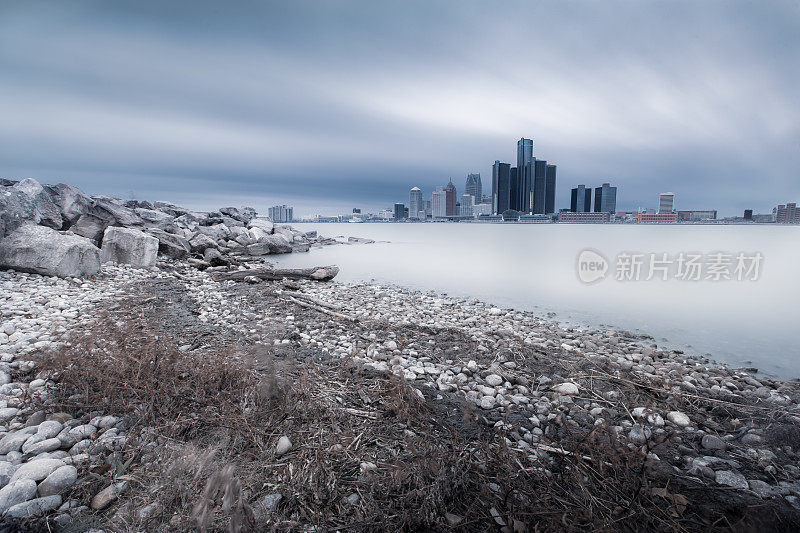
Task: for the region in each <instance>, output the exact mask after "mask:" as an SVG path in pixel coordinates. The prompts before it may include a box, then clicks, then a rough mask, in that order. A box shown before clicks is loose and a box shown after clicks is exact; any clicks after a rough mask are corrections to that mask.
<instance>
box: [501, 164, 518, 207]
mask: <svg viewBox="0 0 800 533" xmlns="http://www.w3.org/2000/svg"><path fill="white" fill-rule="evenodd" d="M508 191H509V192H508V208H509V209H513V210H514V211H519V203H520V202H519V169H518V168H517V167H511V169H510V170H509V172H508ZM498 214H500V215H502V214H503V211H500V212H499V213H498Z"/></svg>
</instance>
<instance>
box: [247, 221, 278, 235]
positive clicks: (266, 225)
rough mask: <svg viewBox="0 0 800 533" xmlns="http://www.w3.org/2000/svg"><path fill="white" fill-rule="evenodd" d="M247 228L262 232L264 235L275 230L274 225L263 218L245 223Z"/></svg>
mask: <svg viewBox="0 0 800 533" xmlns="http://www.w3.org/2000/svg"><path fill="white" fill-rule="evenodd" d="M247 227H248V228H250V229H254V228H258V229H261V230H263V231H264V232H265V233H270V234H271V233H272V231H273V230H274V229H275V223H274V222H272V221H271V220H267V219H264V218H254V219H252V220H251V221H250V222H248V223H247Z"/></svg>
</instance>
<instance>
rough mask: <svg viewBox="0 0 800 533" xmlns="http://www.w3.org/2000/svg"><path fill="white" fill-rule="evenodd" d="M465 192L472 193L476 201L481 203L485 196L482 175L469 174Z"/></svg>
mask: <svg viewBox="0 0 800 533" xmlns="http://www.w3.org/2000/svg"><path fill="white" fill-rule="evenodd" d="M464 193H465V194H471V195H472V198H473V201H474V203H476V204H479V203H481V199H482V198H483V184H482V183H481V175H480V173H478V174H467V186H466V187H465V189H464Z"/></svg>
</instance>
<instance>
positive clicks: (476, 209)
mask: <svg viewBox="0 0 800 533" xmlns="http://www.w3.org/2000/svg"><path fill="white" fill-rule="evenodd" d="M493 212H494V210H493V208H492V204H490V203H488V202H484V203H482V204H475V205H474V206H473V208H472V213H473V214H474V215H475V216H476V217H480V216H488V215H491V214H493Z"/></svg>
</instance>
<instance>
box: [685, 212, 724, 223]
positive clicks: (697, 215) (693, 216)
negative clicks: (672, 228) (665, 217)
mask: <svg viewBox="0 0 800 533" xmlns="http://www.w3.org/2000/svg"><path fill="white" fill-rule="evenodd" d="M716 219H717V211H716V209H709V210H705V211H678V220H679V221H681V222H697V221H699V220H716Z"/></svg>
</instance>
